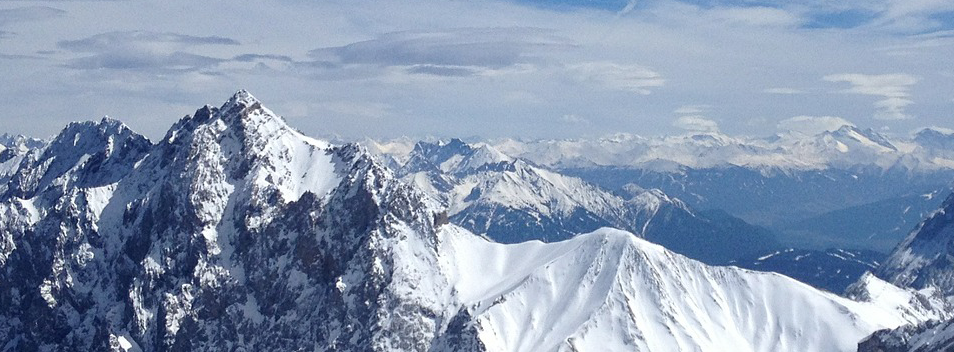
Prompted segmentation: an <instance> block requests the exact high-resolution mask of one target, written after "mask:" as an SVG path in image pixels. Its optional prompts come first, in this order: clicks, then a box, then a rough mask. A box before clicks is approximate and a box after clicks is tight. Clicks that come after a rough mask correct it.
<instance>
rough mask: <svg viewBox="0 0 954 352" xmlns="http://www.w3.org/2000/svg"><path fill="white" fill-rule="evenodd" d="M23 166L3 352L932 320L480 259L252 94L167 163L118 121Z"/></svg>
mask: <svg viewBox="0 0 954 352" xmlns="http://www.w3.org/2000/svg"><path fill="white" fill-rule="evenodd" d="M25 155H26V156H24V157H21V158H20V159H19V161H18V162H17V166H16V167H15V168H14V169H15V170H14V172H13V173H12V175H13V176H12V177H10V178H8V179H5V182H4V186H3V187H4V192H2V194H0V236H2V237H0V350H2V351H21V350H71V351H91V350H114V351H132V350H144V351H163V350H203V351H241V350H244V351H254V350H342V351H608V350H610V351H631V350H635V349H642V350H646V349H651V350H653V351H669V350H672V351H676V350H707V351H708V350H733V351H737V350H752V351H780V350H781V351H785V350H790V351H804V350H834V351H848V350H851V349H853V346H854V344H855V343H856V342H857V339H860V337H862V336H865V335H867V334H869V333H871V332H872V331H875V330H877V329H882V328H893V327H896V326H898V325H900V324H902V323H906V322H919V321H920V320H921V319H922V318H921V317H920V316H919V315H915V314H911V312H912V310H911V309H907V307H906V306H905V304H904V302H901V306H892V305H883V304H881V303H879V301H871V302H855V301H850V300H848V299H845V298H841V297H838V296H834V295H831V294H828V293H823V292H820V291H817V290H815V289H813V288H811V287H809V286H807V285H804V284H801V283H798V282H796V281H794V280H792V279H789V278H786V277H783V276H780V275H777V274H768V273H757V272H751V271H747V270H743V269H737V268H732V267H709V266H706V265H704V264H702V263H699V262H696V261H694V260H691V259H687V258H685V257H683V256H681V255H677V254H674V253H672V252H669V251H667V250H665V249H663V248H662V247H660V246H657V245H653V244H650V243H648V242H645V241H643V240H641V239H639V238H637V237H636V236H634V235H632V234H630V233H626V232H622V231H618V230H609V229H603V230H599V231H596V232H594V233H591V234H586V235H580V236H576V237H574V238H573V239H571V240H568V241H564V242H557V243H551V244H544V243H542V242H528V243H522V244H515V245H506V244H499V243H494V242H491V241H487V240H485V239H483V238H481V237H478V236H475V235H473V234H472V233H470V232H468V231H466V230H464V229H462V228H460V227H457V226H455V225H452V224H448V223H447V222H446V219H447V215H446V213H445V211H444V209H443V208H441V207H440V206H439V205H438V202H436V201H435V200H433V199H430V198H429V197H428V196H427V195H426V194H425V193H423V192H421V191H419V190H417V189H416V188H415V187H413V186H411V185H409V184H406V183H404V182H401V181H399V180H398V179H397V178H396V177H395V176H394V174H393V173H392V172H391V171H390V170H389V169H388V168H387V167H385V166H383V165H382V164H381V163H380V162H378V161H377V160H375V158H374V157H372V156H371V155H370V154H369V153H368V152H367V151H365V150H363V149H362V148H361V147H358V146H355V145H343V146H336V145H332V144H329V143H326V142H323V141H319V140H314V139H311V138H308V137H306V136H303V135H301V134H299V133H298V132H296V131H295V130H294V129H292V128H290V127H288V126H287V125H286V124H285V122H284V121H283V120H282V119H281V118H280V117H278V116H276V115H275V114H273V113H272V112H271V111H269V110H268V109H267V108H265V107H263V106H262V105H261V103H260V102H259V101H257V100H256V99H255V98H253V97H252V96H251V95H250V94H248V93H247V92H244V91H242V92H239V93H237V94H236V95H235V96H234V97H232V98H231V99H230V100H229V101H228V102H226V103H225V104H224V105H222V106H221V107H220V108H214V107H211V106H206V107H204V108H202V109H199V110H198V111H196V113H195V114H194V115H192V116H188V117H186V118H183V119H182V120H180V121H179V122H178V123H176V124H175V125H174V126H173V127H172V128H171V129H170V130H169V132H168V133H167V134H166V136H165V137H164V138H163V139H162V140H161V141H159V142H158V143H156V144H152V143H150V142H149V141H148V140H146V139H145V138H143V137H142V136H139V135H137V134H135V133H133V132H131V131H129V129H128V128H126V127H125V126H123V125H122V124H121V123H118V122H117V121H113V120H104V121H101V122H98V123H79V124H72V125H70V126H68V127H67V128H66V129H65V130H64V131H63V132H62V133H60V134H59V135H58V136H57V137H55V138H54V139H53V140H52V141H51V142H50V143H49V145H48V146H44V147H41V148H39V149H35V150H30V151H28V152H27V153H26V154H25ZM892 302H895V301H892ZM914 312H918V311H917V310H914Z"/></svg>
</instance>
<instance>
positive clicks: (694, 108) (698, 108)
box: [673, 104, 710, 115]
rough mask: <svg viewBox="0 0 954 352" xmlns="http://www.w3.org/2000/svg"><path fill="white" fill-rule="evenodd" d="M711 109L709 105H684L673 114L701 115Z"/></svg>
mask: <svg viewBox="0 0 954 352" xmlns="http://www.w3.org/2000/svg"><path fill="white" fill-rule="evenodd" d="M709 108H710V106H709V105H705V104H702V105H683V106H680V107H679V108H677V109H676V110H673V113H676V114H681V115H692V114H701V113H703V112H705V111H707V110H709Z"/></svg>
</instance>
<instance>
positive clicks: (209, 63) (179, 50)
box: [57, 31, 239, 71]
mask: <svg viewBox="0 0 954 352" xmlns="http://www.w3.org/2000/svg"><path fill="white" fill-rule="evenodd" d="M212 45H218V46H220V45H239V42H238V41H236V40H233V39H229V38H224V37H215V36H212V37H200V36H192V35H183V34H176V33H157V32H147V31H128V32H107V33H102V34H97V35H94V36H91V37H88V38H83V39H78V40H64V41H60V42H58V43H57V46H58V47H59V48H61V49H64V50H67V51H71V52H74V53H81V54H91V55H88V56H83V57H79V58H74V59H72V60H70V61H69V62H68V63H66V65H65V66H66V67H69V68H73V69H83V70H93V69H113V70H144V71H151V70H157V71H193V70H198V69H203V68H209V67H213V66H215V65H217V64H219V63H222V62H224V61H227V60H225V59H219V58H214V57H210V56H205V55H199V54H195V53H190V52H188V51H187V50H189V49H190V48H193V47H198V46H212Z"/></svg>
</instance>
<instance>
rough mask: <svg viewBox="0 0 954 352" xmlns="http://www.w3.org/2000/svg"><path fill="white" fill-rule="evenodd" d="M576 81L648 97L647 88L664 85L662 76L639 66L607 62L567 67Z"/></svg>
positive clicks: (648, 91) (664, 81)
mask: <svg viewBox="0 0 954 352" xmlns="http://www.w3.org/2000/svg"><path fill="white" fill-rule="evenodd" d="M567 68H568V69H569V70H570V71H571V72H572V73H573V75H574V76H575V77H576V78H577V80H579V81H581V82H585V83H596V84H599V85H602V86H605V87H607V88H610V89H615V90H623V91H630V92H633V93H636V94H641V95H648V94H650V93H651V91H650V90H649V88H652V87H661V86H662V85H663V84H665V83H666V80H665V79H663V77H662V75H660V74H659V73H656V72H655V71H653V70H651V69H649V68H647V67H645V66H641V65H634V64H618V63H613V62H607V61H600V62H585V63H581V64H576V65H570V66H568V67H567Z"/></svg>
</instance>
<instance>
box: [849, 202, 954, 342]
mask: <svg viewBox="0 0 954 352" xmlns="http://www.w3.org/2000/svg"><path fill="white" fill-rule="evenodd" d="M876 274H877V275H878V276H880V277H882V278H884V279H885V280H887V281H888V282H891V283H893V284H895V285H897V286H899V287H905V288H910V289H915V290H919V291H921V292H927V293H932V294H933V295H936V296H940V297H942V298H943V299H944V300H945V302H946V303H947V307H948V312H949V313H951V312H954V309H952V308H951V307H954V195H952V196H950V197H948V198H947V199H946V200H945V201H944V204H943V205H942V206H941V208H940V209H938V210H937V211H936V212H935V213H934V214H932V215H931V216H929V217H928V218H927V219H926V220H924V221H923V222H922V223H921V224H920V225H919V226H918V228H917V229H915V230H914V231H913V232H911V234H910V235H909V236H908V237H907V238H906V239H905V240H904V241H903V242H902V243H901V244H899V245H898V247H897V248H895V250H894V252H892V253H891V255H890V256H889V257H888V259H887V260H886V261H885V263H884V264H882V265H881V266H880V267H879V268H878V270H877V271H876ZM950 315H954V313H952V314H948V317H947V318H948V320H939V321H930V322H923V323H921V324H915V325H907V326H903V327H900V328H897V329H894V330H884V331H878V332H877V333H875V334H873V335H872V336H870V337H869V338H867V339H866V340H865V341H863V342H862V343H861V344H859V348H858V350H859V351H862V352H874V351H885V352H895V351H897V352H909V351H910V352H915V351H918V352H925V351H950V350H952V349H954V320H951V319H954V318H952V317H951V316H950Z"/></svg>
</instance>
